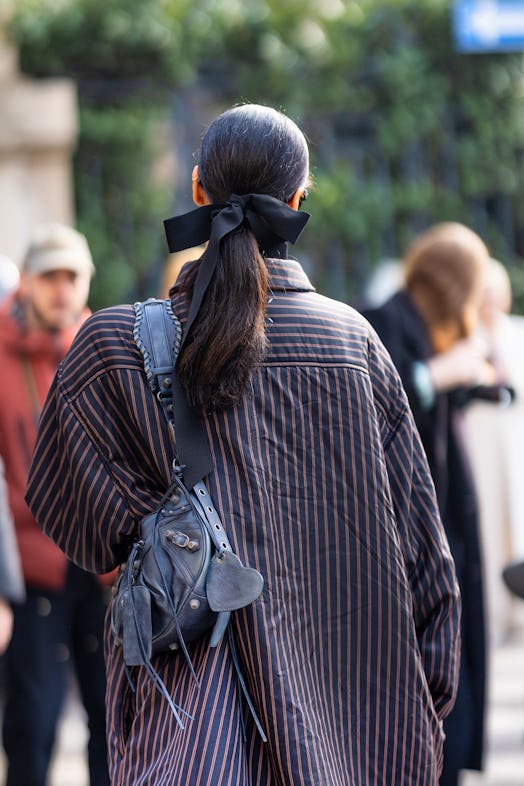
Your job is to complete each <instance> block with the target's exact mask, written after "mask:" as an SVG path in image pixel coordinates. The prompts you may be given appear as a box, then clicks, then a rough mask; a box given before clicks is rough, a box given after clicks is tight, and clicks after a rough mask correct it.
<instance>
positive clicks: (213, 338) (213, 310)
mask: <svg viewBox="0 0 524 786" xmlns="http://www.w3.org/2000/svg"><path fill="white" fill-rule="evenodd" d="M206 253H207V252H204V254H203V256H202V259H201V261H200V264H201V265H202V264H205V263H206V260H205V257H206ZM197 271H198V266H196V265H195V267H194V269H193V270H191V271H190V273H189V274H188V276H187V281H186V282H185V284H184V289H187V291H188V293H189V296H190V297H191V295H192V290H193V286H194V283H195V279H196V274H197ZM267 288H268V272H267V267H266V263H265V260H264V257H263V256H262V255H261V253H260V251H259V247H258V243H257V241H256V239H255V237H254V235H253V233H252V232H251V231H250V230H249V229H248V228H247V227H245V226H242V227H240V228H239V229H237V230H236V231H235V232H232V233H231V234H229V235H227V236H226V237H224V238H223V239H222V242H221V245H220V253H219V255H218V259H217V264H216V268H215V273H214V275H213V278H212V280H211V283H210V284H209V286H208V288H207V291H206V294H205V296H204V300H203V302H202V306H201V308H200V310H199V313H198V315H197V317H196V318H195V321H194V322H193V325H192V326H191V330H190V333H189V336H188V339H187V341H186V343H185V344H184V347H183V348H182V352H181V354H180V357H179V359H178V363H177V371H178V377H179V379H180V382H181V384H182V386H183V387H184V389H185V391H186V393H187V396H188V399H189V401H190V402H191V404H192V405H193V406H195V407H202V408H204V409H205V411H207V412H211V411H216V410H220V409H224V408H227V407H230V406H232V405H234V404H236V403H237V402H238V401H239V399H241V398H242V396H243V395H244V394H245V392H246V391H247V388H248V385H249V380H250V377H251V371H252V368H253V366H254V365H256V364H257V363H259V362H260V361H261V360H262V358H263V356H264V353H265V350H266V335H265V310H266V300H267Z"/></svg>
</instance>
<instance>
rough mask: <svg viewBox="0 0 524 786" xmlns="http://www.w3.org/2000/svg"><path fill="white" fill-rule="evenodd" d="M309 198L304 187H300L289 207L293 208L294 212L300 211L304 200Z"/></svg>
mask: <svg viewBox="0 0 524 786" xmlns="http://www.w3.org/2000/svg"><path fill="white" fill-rule="evenodd" d="M306 197H307V191H306V189H305V188H304V186H300V188H297V190H296V191H295V193H294V194H293V196H292V197H291V199H290V200H289V202H288V206H289V207H291V208H293V210H298V209H299V207H300V205H301V204H302V202H303V201H304V199H306Z"/></svg>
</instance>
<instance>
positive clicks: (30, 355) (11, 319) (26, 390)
mask: <svg viewBox="0 0 524 786" xmlns="http://www.w3.org/2000/svg"><path fill="white" fill-rule="evenodd" d="M88 315H89V311H87V310H86V311H85V312H84V314H82V317H81V318H80V320H79V321H78V322H77V323H76V325H74V326H73V327H72V328H69V329H68V330H64V331H61V332H59V333H46V332H43V331H38V330H31V331H28V330H27V329H26V328H25V327H24V322H23V318H22V311H21V308H20V305H19V303H18V301H17V300H16V296H14V297H11V298H9V299H8V300H7V301H6V302H5V303H3V304H2V307H1V308H0V369H1V373H0V455H1V456H2V458H3V460H4V464H5V475H6V480H7V486H8V490H9V504H10V507H11V510H12V512H13V516H14V520H15V526H16V534H17V540H18V548H19V551H20V558H21V562H22V569H23V573H24V578H25V581H26V584H27V585H29V586H36V587H42V588H45V589H50V590H61V589H62V588H63V586H64V583H65V575H66V567H67V558H66V556H65V555H64V554H63V553H62V552H61V551H60V549H59V548H58V547H57V546H55V544H54V543H52V542H51V540H50V539H49V538H48V537H47V536H46V535H44V534H43V533H42V531H41V530H40V527H39V526H38V524H37V523H36V521H35V520H34V518H33V516H32V515H31V513H30V511H29V508H28V507H27V505H26V503H25V501H24V494H25V489H26V485H27V476H28V473H29V465H30V461H31V456H32V453H33V448H34V443H35V439H36V420H37V418H38V415H39V412H40V409H41V408H42V406H43V403H44V401H45V398H46V395H47V391H48V390H49V387H50V386H51V382H52V381H53V377H54V375H55V372H56V370H57V368H58V365H59V363H60V361H61V360H62V358H63V357H64V355H65V353H66V352H67V350H68V349H69V346H70V344H71V342H72V340H73V338H74V336H75V334H76V332H77V330H78V328H79V327H80V325H81V324H82V322H84V321H85V319H86V318H87V316H88ZM31 391H32V392H31Z"/></svg>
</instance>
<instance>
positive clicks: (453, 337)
mask: <svg viewBox="0 0 524 786" xmlns="http://www.w3.org/2000/svg"><path fill="white" fill-rule="evenodd" d="M488 263H489V254H488V250H487V248H486V246H485V244H484V242H483V241H482V240H481V238H480V237H479V236H478V235H477V234H476V233H475V232H473V231H472V230H471V229H469V228H468V227H466V226H464V225H462V224H459V223H454V222H449V223H443V224H438V225H436V226H433V227H431V228H430V229H428V230H426V231H425V232H423V233H422V234H421V235H420V236H419V237H417V238H416V239H415V241H414V242H413V243H412V245H411V247H410V248H409V249H408V251H407V254H406V256H405V259H404V274H405V286H404V288H402V289H401V290H400V291H399V292H397V293H396V294H394V295H393V296H392V297H391V298H390V299H389V300H388V301H387V302H386V303H385V304H383V305H382V306H380V307H379V308H377V309H373V310H369V311H364V315H365V316H366V317H367V318H368V319H369V321H370V322H371V324H372V325H373V326H374V327H375V328H376V330H377V332H378V334H379V336H380V337H381V338H382V340H383V342H384V344H385V345H386V347H387V349H388V350H389V352H390V354H391V357H392V359H393V362H394V363H395V365H396V367H397V369H398V370H399V372H400V376H401V378H402V381H403V383H404V387H405V389H406V392H407V394H408V397H409V401H410V404H411V408H412V410H413V414H414V416H415V422H416V424H417V427H418V429H419V432H420V436H421V438H422V442H423V444H424V448H425V450H426V454H427V456H428V460H429V465H430V468H431V473H432V476H433V480H434V481H435V487H436V490H437V496H438V501H439V508H440V513H441V516H442V520H443V523H444V527H445V529H446V533H447V536H448V539H449V543H450V546H451V552H452V554H453V557H454V559H455V564H456V567H457V575H458V579H459V585H460V588H461V594H462V650H461V673H460V684H459V690H458V695H457V701H456V703H455V707H454V709H453V711H452V712H451V714H450V715H449V717H448V718H446V719H445V721H444V731H445V733H446V741H445V743H444V771H443V775H442V778H441V781H440V784H441V786H457V784H458V778H459V772H460V770H462V769H474V770H478V769H481V768H482V753H483V740H484V715H485V687H486V635H485V619H484V608H483V586H482V564H481V549H480V531H479V525H478V521H477V511H476V502H475V489H474V487H473V480H472V477H471V474H470V469H469V458H468V456H467V454H466V452H465V440H464V439H463V437H462V431H463V423H462V418H463V406H464V404H465V403H466V402H467V401H469V400H470V399H471V398H472V397H474V396H475V395H477V394H478V395H483V393H482V391H484V394H485V392H486V389H488V390H489V389H490V386H491V385H492V384H493V383H494V382H495V371H494V369H493V367H492V366H491V365H490V363H489V362H488V360H487V355H488V351H489V348H488V345H487V343H486V342H484V341H482V340H481V339H480V338H479V337H478V335H476V334H475V328H476V326H477V323H478V319H479V308H480V304H481V300H482V295H483V286H484V278H485V275H486V272H487V269H488Z"/></svg>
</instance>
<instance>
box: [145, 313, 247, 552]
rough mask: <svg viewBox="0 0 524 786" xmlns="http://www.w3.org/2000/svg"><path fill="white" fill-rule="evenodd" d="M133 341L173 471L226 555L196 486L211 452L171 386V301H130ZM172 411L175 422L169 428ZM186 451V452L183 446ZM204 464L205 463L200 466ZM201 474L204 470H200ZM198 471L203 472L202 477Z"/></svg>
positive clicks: (214, 518)
mask: <svg viewBox="0 0 524 786" xmlns="http://www.w3.org/2000/svg"><path fill="white" fill-rule="evenodd" d="M134 308H135V314H136V318H135V327H134V338H135V341H136V344H137V346H138V348H139V349H140V351H141V353H142V355H143V358H144V368H145V372H146V376H147V381H148V382H149V387H150V388H151V390H152V392H153V393H154V395H155V396H156V397H157V399H158V400H159V401H160V403H161V404H162V409H163V411H164V415H165V418H166V420H167V422H168V424H169V429H170V431H171V437H172V440H173V446H174V452H175V456H174V461H173V471H174V472H175V473H176V474H177V475H178V476H183V478H184V484H185V485H186V486H187V487H188V488H192V490H193V492H194V495H193V502H194V504H195V505H196V506H197V507H198V509H199V512H200V515H201V518H202V519H203V520H204V521H205V522H206V525H207V529H208V532H209V535H210V537H211V540H212V541H213V544H214V546H215V549H216V550H217V553H218V554H219V555H222V554H224V553H225V552H232V548H231V545H230V543H229V540H228V538H227V535H226V533H225V530H224V528H223V526H222V522H221V520H220V516H219V515H218V513H217V511H216V510H215V507H214V505H213V502H212V500H211V497H210V496H209V492H208V490H207V488H206V485H205V484H204V483H203V482H202V478H203V477H204V475H207V474H209V471H210V470H207V469H206V468H207V463H208V462H209V463H210V464H211V466H212V459H211V452H210V450H209V445H208V443H207V438H206V435H205V431H204V426H203V423H202V419H201V418H200V417H199V415H198V414H197V413H196V412H195V411H194V410H192V409H191V408H190V407H189V405H188V403H187V398H186V396H185V394H184V391H183V389H182V388H181V386H180V385H178V386H176V387H175V385H174V380H173V378H174V376H175V369H174V367H175V363H176V359H177V356H178V350H179V349H180V339H181V335H182V329H181V326H180V322H179V320H178V317H177V316H176V315H175V314H174V312H173V309H172V308H171V301H169V300H158V299H156V298H149V299H148V300H145V301H143V302H142V303H135V305H134ZM175 409H176V422H177V426H176V429H175ZM188 420H189V421H190V427H191V429H192V432H191V433H192V440H191V442H190V443H189V444H188V443H187V442H186V441H184V440H185V433H187V429H186V430H185V432H184V434H183V437H182V442H183V445H184V453H183V456H184V460H183V462H182V460H181V455H180V452H181V448H180V437H179V432H180V424H181V423H184V422H185V423H187V422H188ZM186 445H187V447H188V448H189V452H188V450H187V449H186V448H185V446H186ZM204 460H205V463H204ZM204 470H206V471H204ZM202 472H203V474H202ZM194 475H198V479H197V480H196V481H195V482H194V483H192V484H191V485H190V483H189V481H188V476H189V478H190V479H192V478H193V476H194Z"/></svg>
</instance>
